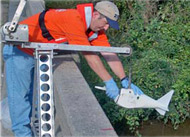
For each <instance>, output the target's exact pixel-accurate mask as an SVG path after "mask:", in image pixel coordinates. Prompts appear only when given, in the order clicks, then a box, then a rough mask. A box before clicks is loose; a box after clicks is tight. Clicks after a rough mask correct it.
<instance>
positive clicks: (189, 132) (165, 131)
mask: <svg viewBox="0 0 190 137" xmlns="http://www.w3.org/2000/svg"><path fill="white" fill-rule="evenodd" d="M139 132H140V134H141V135H142V136H189V137H190V119H187V120H186V121H185V122H184V123H183V124H181V125H180V126H179V127H178V129H176V130H175V129H173V127H172V125H171V124H166V125H164V124H163V123H161V122H159V121H156V120H155V121H147V122H143V124H142V126H141V127H140V128H139ZM120 136H132V134H131V133H129V130H126V131H123V132H122V133H121V134H120Z"/></svg>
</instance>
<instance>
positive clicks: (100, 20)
mask: <svg viewBox="0 0 190 137" xmlns="http://www.w3.org/2000/svg"><path fill="white" fill-rule="evenodd" d="M85 6H86V5H84V6H83V9H84V10H87V11H88V10H89V6H86V7H85ZM105 7H106V8H107V9H109V10H105V9H106V8H105ZM91 9H92V8H91ZM111 10H112V11H113V12H111V14H110V12H109V11H111ZM64 11H65V10H57V11H56V15H57V14H58V13H59V14H63V15H64V13H63V12H64ZM48 12H50V11H46V13H45V12H43V13H45V14H46V15H48ZM51 12H52V11H51ZM51 12H50V13H51ZM70 12H71V11H70ZM70 12H69V13H70ZM72 12H73V10H72ZM74 13H75V14H76V15H77V16H76V18H77V19H79V20H80V21H82V13H83V12H81V13H80V14H79V12H76V11H74ZM84 13H90V14H89V15H90V16H91V20H86V21H87V24H88V27H89V28H88V29H87V30H84V29H78V31H79V30H83V31H84V34H85V40H86V41H88V42H89V41H90V39H91V41H92V38H93V41H92V42H95V41H97V39H98V37H99V38H101V37H102V36H103V37H104V38H106V39H105V41H106V42H103V43H107V44H108V41H107V37H105V34H104V33H103V32H104V31H106V30H107V29H108V28H109V26H111V27H113V28H116V29H119V25H118V22H117V19H118V17H119V10H118V8H117V6H116V5H115V4H114V3H112V2H109V1H101V2H98V3H97V4H96V5H95V10H94V11H93V12H92V14H91V12H84ZM45 14H44V15H45ZM65 14H66V13H65ZM40 15H43V14H40ZM53 15H54V14H53ZM80 16H81V18H79V17H80ZM85 17H87V16H86V14H85ZM87 19H90V18H87ZM32 20H33V18H32ZM51 21H54V20H53V19H52V18H51V20H46V23H47V22H50V24H54V25H57V26H62V25H63V26H64V25H66V26H67V24H64V22H51ZM89 21H90V22H89ZM36 23H37V21H36ZM56 23H61V24H56ZM87 24H86V25H87ZM35 25H36V26H37V24H35ZM35 25H33V26H35ZM80 25H82V26H81V27H83V28H85V22H84V24H80ZM30 27H31V26H30ZM37 29H40V28H38V27H36V28H35V30H37ZM76 29H77V28H76ZM29 30H31V29H29ZM99 31H100V33H98V32H99ZM37 32H38V33H37ZM37 32H36V31H35V34H33V33H32V34H31V35H29V36H30V40H31V39H32V38H35V37H36V36H37V35H41V33H39V32H40V31H39V30H38V31H37ZM80 32H81V31H80ZM90 32H93V33H92V34H93V35H92V36H90ZM86 33H89V35H88V36H86ZM59 34H60V33H59ZM61 34H62V33H61ZM61 34H60V35H61ZM67 34H73V32H68V33H67ZM77 34H78V33H77ZM56 36H57V35H56ZM72 36H75V35H72ZM77 36H78V35H77ZM68 37H69V36H68ZM89 38H90V39H89ZM53 39H54V38H53ZM62 39H63V38H62ZM65 39H67V37H66V38H65ZM71 39H74V40H76V41H79V40H80V41H83V40H84V37H81V36H79V37H78V38H77V39H76V38H75V37H74V38H72V37H69V40H71ZM78 39H79V40H78ZM71 41H72V40H71ZM99 41H103V40H99ZM31 42H32V41H31ZM38 42H39V41H38ZM89 44H90V42H89ZM83 55H84V57H85V59H86V60H87V62H88V64H89V66H90V67H91V69H92V70H93V71H94V72H95V73H96V74H97V75H98V76H99V77H100V78H101V79H102V80H103V81H104V83H105V86H106V95H107V96H108V97H109V98H111V99H113V100H114V99H115V98H116V97H117V96H118V95H119V88H118V86H117V84H116V82H115V81H114V79H113V78H112V76H111V75H110V74H109V72H108V71H107V70H106V68H105V67H104V65H103V63H102V61H101V59H100V57H99V56H98V55H97V54H95V53H92V52H83ZM101 55H102V56H103V57H104V59H105V60H106V61H107V63H108V65H109V66H110V68H111V70H112V71H113V72H114V73H115V75H116V76H117V77H118V78H119V79H120V80H121V85H122V87H123V88H128V83H129V82H128V79H127V77H126V75H125V71H124V68H123V65H122V63H121V61H120V59H119V58H118V56H117V54H115V53H101ZM3 57H4V61H5V68H6V85H7V94H8V103H9V108H10V116H11V121H12V130H13V132H14V134H15V136H17V137H31V136H32V131H31V128H30V122H31V121H30V118H31V111H32V98H33V97H32V95H33V93H32V92H33V78H34V64H35V63H34V57H33V56H32V55H29V54H27V53H26V52H24V51H23V50H22V49H18V48H17V46H13V45H5V46H4V48H3ZM131 88H132V89H133V90H134V93H135V94H139V95H141V94H143V92H142V91H141V90H140V89H139V88H138V87H137V86H136V85H134V84H131Z"/></svg>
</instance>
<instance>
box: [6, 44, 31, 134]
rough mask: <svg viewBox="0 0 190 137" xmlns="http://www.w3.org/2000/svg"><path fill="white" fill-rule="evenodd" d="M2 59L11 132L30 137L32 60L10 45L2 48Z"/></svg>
mask: <svg viewBox="0 0 190 137" xmlns="http://www.w3.org/2000/svg"><path fill="white" fill-rule="evenodd" d="M3 57H4V61H5V72H6V86H7V87H6V88H7V96H8V103H9V110H10V117H11V121H12V131H13V132H14V134H15V136H17V137H31V136H32V131H31V127H30V122H31V114H32V98H33V97H32V95H33V77H34V58H33V57H32V56H30V55H28V54H26V53H24V52H22V51H21V50H19V49H18V48H17V47H16V46H11V45H5V46H4V48H3Z"/></svg>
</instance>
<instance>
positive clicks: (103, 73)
mask: <svg viewBox="0 0 190 137" xmlns="http://www.w3.org/2000/svg"><path fill="white" fill-rule="evenodd" d="M83 55H84V57H85V59H86V61H87V62H88V65H89V66H90V67H91V69H92V70H93V71H94V72H95V73H96V74H97V75H98V76H99V77H100V78H101V79H102V80H103V81H108V80H110V79H111V78H112V77H111V75H110V74H109V73H108V71H107V70H106V69H105V67H104V65H103V63H102V61H101V59H100V57H99V56H98V55H97V54H96V53H93V52H83Z"/></svg>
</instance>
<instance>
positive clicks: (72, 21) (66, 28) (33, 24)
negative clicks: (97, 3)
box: [19, 3, 110, 55]
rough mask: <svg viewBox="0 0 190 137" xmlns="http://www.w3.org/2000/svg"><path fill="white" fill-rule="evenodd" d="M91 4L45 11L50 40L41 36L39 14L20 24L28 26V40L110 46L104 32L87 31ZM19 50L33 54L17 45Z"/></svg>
mask: <svg viewBox="0 0 190 137" xmlns="http://www.w3.org/2000/svg"><path fill="white" fill-rule="evenodd" d="M92 13H93V4H92V3H88V4H79V5H77V9H50V10H48V11H47V12H46V14H45V17H44V23H45V25H46V28H47V29H48V31H49V32H50V34H51V36H52V37H53V38H54V39H53V40H51V41H48V39H46V38H44V37H43V36H42V31H41V29H40V26H39V23H38V20H39V15H40V13H38V14H35V15H33V16H31V17H29V18H27V19H25V20H23V21H21V22H20V24H27V25H28V27H29V41H30V42H43V43H65V42H67V43H69V44H76V45H92V46H110V44H109V42H108V39H107V36H106V34H105V32H104V31H103V30H102V31H99V32H93V31H90V32H89V31H88V30H89V29H88V28H89V27H90V23H91V19H92ZM19 49H20V50H22V51H24V52H26V53H28V54H30V55H33V52H34V51H33V50H32V49H26V48H21V47H19Z"/></svg>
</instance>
